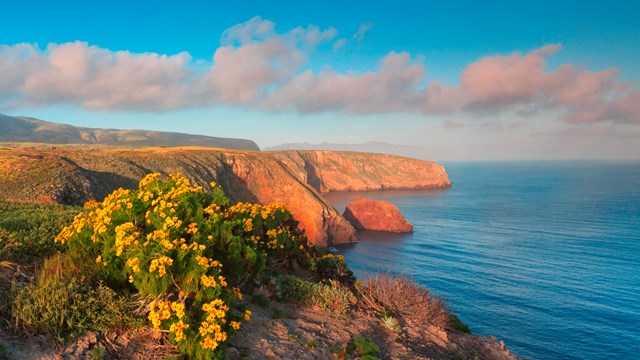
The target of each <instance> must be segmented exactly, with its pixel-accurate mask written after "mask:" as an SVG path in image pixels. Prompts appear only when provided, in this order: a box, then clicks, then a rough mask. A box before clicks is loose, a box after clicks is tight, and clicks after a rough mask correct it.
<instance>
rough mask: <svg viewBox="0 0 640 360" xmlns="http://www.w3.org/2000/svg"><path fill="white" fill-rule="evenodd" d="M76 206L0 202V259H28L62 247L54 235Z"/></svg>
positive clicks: (65, 224) (71, 219)
mask: <svg viewBox="0 0 640 360" xmlns="http://www.w3.org/2000/svg"><path fill="white" fill-rule="evenodd" d="M78 211H79V208H78V207H74V206H62V205H34V204H22V203H8V202H0V261H2V260H8V261H14V262H20V263H28V262H32V261H34V260H36V259H38V258H42V257H45V256H50V255H52V254H54V253H56V252H57V251H60V250H62V249H64V247H63V246H61V245H60V244H56V243H55V242H54V239H55V237H56V235H58V233H59V232H60V230H62V228H64V227H65V226H67V225H69V224H70V223H71V222H72V221H73V217H74V216H75V215H76V214H77V213H78Z"/></svg>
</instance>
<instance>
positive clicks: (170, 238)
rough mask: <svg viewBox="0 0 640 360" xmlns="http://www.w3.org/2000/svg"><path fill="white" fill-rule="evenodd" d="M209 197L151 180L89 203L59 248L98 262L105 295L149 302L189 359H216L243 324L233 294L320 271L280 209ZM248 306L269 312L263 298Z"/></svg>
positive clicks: (183, 185) (216, 192) (154, 317)
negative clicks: (303, 268) (268, 277)
mask: <svg viewBox="0 0 640 360" xmlns="http://www.w3.org/2000/svg"><path fill="white" fill-rule="evenodd" d="M211 188H212V191H211V192H205V191H203V189H202V188H201V187H194V186H192V185H191V184H190V183H189V181H188V180H187V179H186V178H184V177H182V176H180V175H171V176H169V177H168V178H167V179H166V180H164V181H163V180H161V179H160V175H159V174H150V175H148V176H146V177H145V178H144V179H142V180H141V181H140V185H139V188H138V190H135V191H130V190H122V189H119V190H116V191H115V192H114V193H112V194H111V195H109V196H107V197H106V198H105V200H104V201H103V202H101V203H96V202H92V203H88V204H87V205H86V206H85V207H86V209H85V211H84V212H81V213H80V214H79V215H78V216H77V217H76V218H75V219H74V222H73V223H72V224H70V225H69V226H67V227H66V228H64V229H63V230H62V231H61V232H60V234H59V235H58V236H57V238H56V239H57V241H59V242H60V243H63V244H66V245H67V246H68V251H69V253H70V254H73V256H74V257H78V258H82V259H94V260H92V264H93V267H94V269H95V273H96V274H97V275H98V278H99V279H101V280H104V281H105V282H106V283H107V284H109V285H110V286H111V287H113V288H116V289H122V288H125V289H126V288H131V289H132V290H134V291H137V292H139V294H140V295H141V297H142V298H143V299H144V298H148V299H150V301H149V302H148V308H149V314H148V319H149V320H150V321H151V324H152V325H153V327H154V328H156V329H158V330H165V331H168V333H169V339H170V340H171V341H172V342H173V343H174V344H176V345H177V346H178V348H179V349H180V351H181V352H182V353H184V354H186V355H187V356H189V358H192V359H210V358H219V357H220V356H221V354H222V353H223V349H224V344H225V342H226V340H227V338H228V336H230V335H232V334H233V333H235V332H236V331H237V330H238V329H239V328H240V325H241V324H240V323H241V322H242V321H248V320H249V318H250V316H251V312H250V311H249V310H245V312H244V313H239V312H238V311H236V309H238V307H237V304H238V302H239V300H240V299H241V298H242V294H241V291H240V289H239V288H238V287H236V286H234V285H238V284H243V283H246V282H247V281H256V280H258V279H260V278H263V277H264V274H265V273H266V270H268V271H269V272H273V271H276V272H277V271H280V272H286V271H288V267H289V266H290V264H291V261H296V262H297V263H299V264H307V265H308V267H309V268H313V267H314V264H317V263H318V262H320V263H321V262H322V259H319V260H317V259H316V258H315V254H316V250H315V249H313V248H310V247H309V245H308V243H307V239H306V237H305V235H304V233H303V232H301V231H300V230H298V227H297V225H298V224H297V222H296V221H295V220H294V219H293V216H292V215H291V213H290V212H289V211H288V210H287V209H286V208H284V206H283V205H281V204H270V205H266V206H262V205H258V204H248V203H239V204H236V205H233V206H229V199H228V198H227V197H226V196H225V195H224V193H223V192H222V189H221V188H220V187H218V186H216V185H215V184H211ZM336 266H339V262H336ZM334 274H336V275H340V274H339V272H338V270H334ZM341 276H344V274H341ZM333 286H335V285H333ZM322 298H323V299H325V298H326V301H331V299H330V298H329V297H328V295H327V296H323V297H322ZM253 301H254V302H255V303H257V304H259V305H261V306H264V307H266V306H268V298H267V297H266V296H263V295H259V294H254V296H253Z"/></svg>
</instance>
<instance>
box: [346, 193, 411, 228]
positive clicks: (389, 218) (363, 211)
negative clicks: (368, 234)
mask: <svg viewBox="0 0 640 360" xmlns="http://www.w3.org/2000/svg"><path fill="white" fill-rule="evenodd" d="M343 216H344V217H345V219H347V220H348V221H349V222H350V223H351V225H353V227H354V228H356V229H357V230H375V231H386V232H394V233H407V232H412V231H413V225H411V224H410V223H409V222H407V220H405V218H404V216H403V215H402V213H400V210H398V208H397V207H395V205H393V204H391V203H389V202H387V201H382V200H369V199H358V200H356V201H354V202H352V203H351V204H349V205H347V208H346V209H345V210H344V214H343Z"/></svg>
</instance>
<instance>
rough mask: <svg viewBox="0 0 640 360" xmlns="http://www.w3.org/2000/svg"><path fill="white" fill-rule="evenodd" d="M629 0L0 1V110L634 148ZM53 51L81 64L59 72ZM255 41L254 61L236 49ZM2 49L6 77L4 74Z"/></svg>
mask: <svg viewBox="0 0 640 360" xmlns="http://www.w3.org/2000/svg"><path fill="white" fill-rule="evenodd" d="M638 14H640V2H637V1H626V2H620V1H618V2H616V1H612V2H608V3H607V4H606V6H604V5H602V4H601V3H599V2H595V1H592V2H588V1H584V2H581V3H580V6H576V4H575V2H569V1H553V2H552V1H540V2H532V3H530V4H515V3H514V2H512V1H495V2H477V1H460V2H457V3H455V4H447V3H446V2H435V1H434V2H428V1H397V2H360V1H357V2H356V1H349V2H344V1H339V2H338V1H322V2H285V1H237V2H219V1H200V2H197V1H191V2H187V3H178V2H175V1H153V2H146V1H136V2H130V3H129V2H124V1H110V2H86V1H63V2H44V1H43V2H8V3H6V4H3V11H2V12H1V13H0V46H4V48H1V50H0V80H2V81H4V83H5V84H8V85H5V86H4V87H3V86H2V85H1V84H0V112H4V113H8V114H11V115H27V116H35V117H39V118H42V119H45V120H50V121H56V122H65V123H71V124H74V125H81V126H89V127H114V128H151V129H158V130H171V131H182V132H191V133H200V134H207V135H215V136H231V137H243V138H250V139H253V140H255V141H256V142H257V143H258V144H259V145H260V146H262V147H264V146H271V145H276V144H279V143H286V142H303V141H308V142H316V143H317V142H323V141H327V142H365V141H370V140H376V141H388V142H393V143H397V144H407V145H420V146H424V147H425V148H428V149H429V151H430V152H431V154H432V156H433V157H434V158H435V159H538V158H544V159H547V158H549V159H560V158H639V157H640V145H638V143H640V141H639V140H640V135H639V134H640V119H639V117H640V110H638V108H637V106H634V105H633V104H634V103H635V102H636V101H635V99H640V95H639V94H638V91H637V88H638V85H637V84H636V82H637V81H638V80H640V61H638V60H640V45H639V44H640V22H638V21H637V15H638ZM256 17H257V18H256ZM252 19H253V21H252ZM239 24H240V25H239ZM243 24H244V25H243ZM310 25H311V27H310ZM234 26H236V28H235V29H236V30H237V31H235V32H234V31H231V32H229V31H227V32H226V33H225V31H226V30H227V29H230V28H232V27H234ZM260 26H262V27H264V28H265V29H268V31H267V32H260V31H261V30H258V29H260ZM297 27H301V28H300V29H301V30H300V31H298V32H296V31H295V30H294V29H296V28H297ZM359 29H360V30H361V31H360V32H359ZM247 32H249V33H251V36H250V38H243V39H241V38H240V36H241V35H238V34H247ZM311 34H313V35H314V36H315V35H318V34H320V38H319V39H320V40H317V39H316V40H313V41H311V42H309V41H307V40H308V39H310V38H309V37H308V36H309V35H311ZM314 39H315V38H314ZM76 42H81V43H76ZM276 42H280V43H281V44H280V45H278V44H275V43H276ZM21 43H26V44H29V46H30V48H28V49H27V50H25V48H24V47H22V48H18V47H17V45H16V44H21ZM48 44H55V45H52V46H53V47H49V48H47V46H48ZM65 44H66V45H65ZM73 44H75V45H73ZM274 44H275V45H274ZM276 45H277V46H276ZM554 46H557V48H556V47H554ZM224 48H226V49H227V50H228V51H227V52H226V53H225V54H226V55H227V56H226V57H224V59H222V60H221V61H218V63H220V64H219V65H220V66H218V68H217V69H216V65H218V64H217V62H216V61H215V60H213V55H214V53H216V54H218V55H221V54H222V53H224V51H222V50H221V49H224ZM242 49H244V50H246V53H243V50H242ZM251 49H253V50H255V51H254V52H250V51H249V50H251ZM118 52H126V54H127V56H128V57H127V59H128V60H127V59H125V61H124V62H120V61H122V60H119V59H118V55H116V54H117V53H118ZM25 53H28V54H27V55H25ZM55 54H58V55H59V58H62V59H64V60H63V61H65V64H78V61H79V60H78V59H83V60H82V61H87V62H88V63H90V64H91V66H89V67H88V69H89V70H86V71H84V72H83V73H82V74H79V73H75V72H68V71H67V72H65V71H60V70H59V69H56V68H54V67H52V64H54V63H55V61H54V60H52V59H54V58H56V57H55ZM140 54H152V55H153V56H150V57H147V58H144V57H143V58H140V56H139V55H140ZM177 54H182V55H177ZM185 54H188V55H186V57H181V56H183V55H185ZM163 55H167V56H169V57H170V58H169V59H166V57H163ZM171 56H176V57H171ZM256 56H264V58H260V59H261V61H262V62H261V63H260V64H259V65H257V66H259V68H252V67H251V66H248V65H246V64H247V63H249V62H251V61H252V60H253V59H255V58H256ZM34 57H35V58H37V59H36V60H33V59H32V58H34ZM76 57H77V58H76ZM30 59H31V60H33V61H32V62H31V63H30V62H29V61H31V60H30ZM87 59H89V60H87ZM131 59H137V60H131ZM483 59H486V61H484V62H483V61H482V60H483ZM129 60H131V61H129ZM3 61H4V63H3ZM136 61H137V64H138V65H135V64H134V65H132V66H130V67H127V66H128V65H127V64H130V63H132V62H136ZM224 61H226V62H228V64H227V65H228V66H227V67H224V66H222V65H223V63H224ZM33 62H36V63H37V64H35V65H34V64H33ZM385 63H388V64H391V65H389V66H388V67H387V68H384V65H383V64H385ZM3 64H4V65H3ZM105 64H106V65H105ZM123 64H124V65H123ZM234 64H235V65H237V64H241V65H242V66H233V65H234ZM541 64H542V65H541ZM54 65H55V64H54ZM3 66H4V69H5V70H4V74H5V76H9V75H6V74H7V73H9V72H11V74H15V73H16V72H18V73H20V74H19V76H17V75H11V76H12V77H11V78H8V79H3V78H1V77H2V76H3ZM72 66H74V65H72ZM137 66H139V67H137ZM264 67H267V68H264ZM282 68H284V70H283V69H282ZM16 69H17V70H16ZM25 69H26V70H25ZM141 69H145V70H141ZM147 69H148V70H147ZM289 69H290V71H289ZM385 69H387V70H385ZM285 70H287V71H285ZM92 71H94V72H92ZM147 71H149V72H151V73H150V74H147V73H146V72H147ZM153 71H156V72H157V73H153ZM22 72H24V74H23V73H22ZM142 72H144V76H142V75H141V78H140V79H138V77H137V76H136V74H140V73H142ZM305 72H306V75H305ZM529 72H530V74H529ZM61 74H62V75H61ZM100 74H102V75H100ZM105 74H111V75H105ZM114 74H115V75H114ZM229 74H232V75H233V76H232V75H229ZM366 74H370V75H371V76H369V75H366ZM463 74H464V75H463ZM485 74H489V75H487V76H485ZM65 76H68V77H69V78H65ZM105 76H107V77H112V78H116V79H117V78H118V76H121V77H122V78H123V80H122V82H121V83H116V82H115V80H114V81H108V82H105V80H104V77H105ZM187 78H188V79H187ZM97 79H102V80H97ZM185 79H187V80H185ZM494 79H495V81H494ZM532 79H533V80H532ZM74 81H84V82H85V83H86V84H96V83H98V84H99V85H95V86H93V85H86V86H87V88H86V89H84V87H85V86H84V85H78V84H83V83H82V82H78V83H77V84H76V88H75V89H70V88H69V87H68V86H66V84H67V85H68V84H73V82H74ZM434 82H435V83H437V84H439V85H440V86H441V87H438V88H437V89H435V90H434V89H433V88H432V86H431V85H433V83H434ZM212 83H213V84H214V85H212V86H211V88H208V87H207V86H209V85H211V84H212ZM229 83H234V84H240V85H239V86H245V85H246V89H249V90H251V87H252V86H253V91H249V90H246V89H244V88H238V87H237V86H231V85H229ZM245 83H246V84H245ZM596 83H597V84H596ZM207 84H209V85H207ZM512 85H513V86H512ZM92 86H93V87H92ZM150 86H152V87H153V89H151V90H150ZM79 87H82V88H83V89H79V90H78V88H79ZM194 87H203V89H202V90H198V91H197V94H196V93H195V92H194V90H193V88H194ZM204 87H207V89H204ZM122 89H130V91H131V93H130V94H129V93H126V92H125V94H115V93H116V92H119V91H121V90H122ZM334 89H335V90H334ZM371 89H374V90H371ZM442 89H445V90H446V91H445V90H442ZM573 89H583V91H579V92H578V93H576V91H574V90H573ZM245 90H246V91H245ZM436 90H437V91H436ZM148 91H151V92H153V93H152V94H148V93H147V92H148ZM247 91H248V92H247ZM341 91H342V92H344V94H340V92H341ZM299 93H304V94H310V95H305V96H300V94H299ZM114 94H115V95H114ZM140 94H142V95H140ZM334 94H338V95H336V97H337V98H331V97H332V95H334ZM360 94H365V95H360ZM138 95H140V96H144V98H143V99H139V100H130V99H131V98H132V97H133V98H135V97H136V96H138ZM180 96H184V97H188V98H189V100H186V99H179V100H174V99H178V98H179V97H180ZM439 96H441V97H439ZM125 97H126V98H125ZM195 97H198V98H199V100H197V101H194V100H193V98H195ZM327 98H331V99H327ZM163 99H164V100H163ZM167 99H170V100H167ZM525 113H526V114H527V115H526V116H524V115H522V114H525Z"/></svg>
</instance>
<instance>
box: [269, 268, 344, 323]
mask: <svg viewBox="0 0 640 360" xmlns="http://www.w3.org/2000/svg"><path fill="white" fill-rule="evenodd" d="M276 297H277V298H278V300H280V301H284V302H290V303H297V304H306V305H311V306H317V307H318V308H320V309H321V310H323V311H326V312H328V313H330V314H332V315H338V316H340V315H344V314H346V313H347V311H348V310H349V308H350V307H351V305H352V304H355V302H356V299H355V297H354V295H353V293H352V292H351V291H349V290H348V289H346V288H344V287H343V286H342V285H341V284H340V283H339V282H338V281H336V280H332V279H329V280H326V283H318V284H315V283H311V282H309V281H306V280H303V279H300V278H298V277H295V276H291V275H280V276H278V277H277V278H276Z"/></svg>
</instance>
